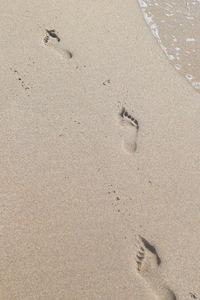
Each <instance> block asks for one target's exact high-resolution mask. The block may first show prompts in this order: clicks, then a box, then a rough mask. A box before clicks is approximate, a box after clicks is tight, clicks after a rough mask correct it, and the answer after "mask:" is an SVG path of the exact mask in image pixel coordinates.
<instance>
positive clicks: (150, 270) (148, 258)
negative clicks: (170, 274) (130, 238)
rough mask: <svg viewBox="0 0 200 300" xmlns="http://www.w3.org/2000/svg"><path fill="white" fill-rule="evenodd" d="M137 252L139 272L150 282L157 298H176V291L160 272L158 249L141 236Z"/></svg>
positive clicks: (165, 299) (169, 299) (149, 284)
mask: <svg viewBox="0 0 200 300" xmlns="http://www.w3.org/2000/svg"><path fill="white" fill-rule="evenodd" d="M138 239H139V242H138V250H137V254H136V264H137V273H138V274H139V275H140V276H141V278H142V279H144V281H145V282H146V283H147V284H148V286H149V287H150V289H151V290H152V292H153V294H154V296H155V298H156V299H159V300H176V299H177V298H176V296H175V294H174V292H173V291H172V290H171V289H170V288H169V287H168V286H167V285H166V284H165V282H164V280H163V279H162V277H161V276H160V273H159V265H160V263H161V260H160V257H159V256H158V254H157V252H156V249H155V248H154V247H153V246H152V245H151V244H149V242H148V241H147V240H145V239H144V238H143V237H141V236H139V238H138Z"/></svg>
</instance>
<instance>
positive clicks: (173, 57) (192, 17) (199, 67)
mask: <svg viewBox="0 0 200 300" xmlns="http://www.w3.org/2000/svg"><path fill="white" fill-rule="evenodd" d="M138 2H139V5H140V7H141V10H142V13H143V16H144V19H145V21H146V23H147V25H148V26H149V27H150V29H151V32H152V34H153V35H154V37H155V38H156V40H157V41H158V43H159V45H160V47H161V49H162V50H163V52H164V53H165V54H166V56H167V58H168V60H169V61H170V63H171V64H172V65H173V66H174V68H175V69H176V70H177V71H178V72H179V73H180V74H181V76H184V77H185V79H186V80H187V81H188V82H189V84H191V85H192V87H193V88H195V89H196V90H197V91H198V92H200V0H166V1H165V0H138Z"/></svg>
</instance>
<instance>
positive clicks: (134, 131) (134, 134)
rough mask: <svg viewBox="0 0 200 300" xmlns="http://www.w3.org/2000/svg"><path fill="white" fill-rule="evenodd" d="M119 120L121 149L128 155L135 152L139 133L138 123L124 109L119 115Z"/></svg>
mask: <svg viewBox="0 0 200 300" xmlns="http://www.w3.org/2000/svg"><path fill="white" fill-rule="evenodd" d="M119 118H120V124H121V125H122V129H123V147H124V149H125V150H126V151H127V152H129V153H133V152H136V150H137V138H138V131H139V124H138V121H137V120H136V119H135V118H134V117H133V116H132V115H130V114H129V113H128V112H127V111H126V109H125V108H124V107H123V108H122V110H121V112H120V113H119Z"/></svg>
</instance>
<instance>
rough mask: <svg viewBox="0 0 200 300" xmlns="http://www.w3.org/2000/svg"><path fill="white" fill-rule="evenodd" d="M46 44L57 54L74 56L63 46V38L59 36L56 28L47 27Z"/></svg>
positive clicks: (66, 56)
mask: <svg viewBox="0 0 200 300" xmlns="http://www.w3.org/2000/svg"><path fill="white" fill-rule="evenodd" d="M44 44H45V45H46V46H48V47H49V48H51V49H53V50H54V51H55V52H56V53H57V54H60V55H61V56H62V57H64V58H72V57H73V54H72V52H71V51H69V50H68V49H66V48H65V47H64V46H63V44H62V42H61V39H60V37H59V36H58V33H56V31H55V29H51V30H48V29H46V35H45V37H44Z"/></svg>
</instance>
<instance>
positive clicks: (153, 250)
mask: <svg viewBox="0 0 200 300" xmlns="http://www.w3.org/2000/svg"><path fill="white" fill-rule="evenodd" d="M139 237H140V239H141V240H142V242H143V244H144V246H145V247H146V248H147V249H148V250H149V251H151V252H152V253H153V254H154V255H155V256H156V259H157V263H158V265H160V264H161V259H160V257H159V255H158V253H157V251H156V248H155V247H154V246H153V245H151V244H150V243H149V242H148V241H147V240H145V238H143V237H142V236H139Z"/></svg>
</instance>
